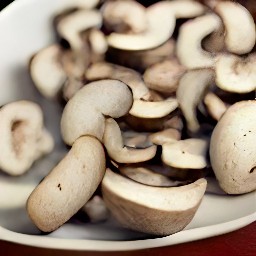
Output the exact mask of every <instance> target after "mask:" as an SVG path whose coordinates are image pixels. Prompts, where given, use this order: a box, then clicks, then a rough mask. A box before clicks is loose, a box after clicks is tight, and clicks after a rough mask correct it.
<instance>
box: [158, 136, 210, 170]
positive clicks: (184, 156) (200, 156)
mask: <svg viewBox="0 0 256 256" xmlns="http://www.w3.org/2000/svg"><path fill="white" fill-rule="evenodd" d="M162 148H163V151H162V160H163V162H164V163H165V164H167V165H169V166H172V167H176V168H183V169H186V168H189V169H203V168H205V167H206V166H207V159H206V155H207V150H208V142H207V141H206V140H203V139H186V140H179V141H177V142H174V143H165V144H163V145H162Z"/></svg>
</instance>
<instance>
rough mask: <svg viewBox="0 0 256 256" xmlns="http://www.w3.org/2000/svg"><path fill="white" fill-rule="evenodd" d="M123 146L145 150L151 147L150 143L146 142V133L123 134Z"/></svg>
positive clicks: (130, 132)
mask: <svg viewBox="0 0 256 256" xmlns="http://www.w3.org/2000/svg"><path fill="white" fill-rule="evenodd" d="M123 140H124V145H126V146H127V147H133V148H142V147H143V148H145V147H149V146H152V143H151V142H150V141H149V140H148V134H147V133H139V132H133V131H126V132H123Z"/></svg>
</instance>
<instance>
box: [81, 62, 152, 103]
mask: <svg viewBox="0 0 256 256" xmlns="http://www.w3.org/2000/svg"><path fill="white" fill-rule="evenodd" d="M85 76H86V78H87V79H88V80H90V81H92V80H99V79H117V80H120V81H122V82H124V83H125V84H127V85H128V86H129V87H130V88H131V90H132V93H133V98H134V99H145V100H147V99H148V98H149V96H150V93H149V90H148V88H147V86H146V85H145V83H144V82H143V79H142V78H141V75H140V74H139V73H138V72H136V71H135V70H133V69H130V68H126V67H123V66H119V65H115V64H111V63H107V62H98V63H95V64H93V65H91V66H90V67H89V68H88V69H87V70H86V75H85Z"/></svg>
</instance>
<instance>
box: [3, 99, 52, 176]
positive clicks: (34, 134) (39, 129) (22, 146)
mask: <svg viewBox="0 0 256 256" xmlns="http://www.w3.org/2000/svg"><path fill="white" fill-rule="evenodd" d="M0 134H1V136H0V145H1V146H2V150H1V154H0V169H1V170H2V171H4V172H6V173H8V174H10V175H21V174H23V173H25V172H26V171H28V170H29V169H30V167H31V166H32V164H33V163H34V162H35V161H36V160H37V159H38V158H39V157H41V156H42V155H44V154H46V153H49V152H50V151H51V150H52V149H53V144H54V143H53V139H52V137H51V135H50V134H49V133H46V132H45V130H44V129H43V113H42V110H41V108H40V107H39V105H37V104H36V103H34V102H30V101H17V102H12V103H9V104H6V105H5V106H3V107H2V108H1V109H0ZM43 139H44V141H42V140H43ZM40 142H41V143H43V144H41V143H40Z"/></svg>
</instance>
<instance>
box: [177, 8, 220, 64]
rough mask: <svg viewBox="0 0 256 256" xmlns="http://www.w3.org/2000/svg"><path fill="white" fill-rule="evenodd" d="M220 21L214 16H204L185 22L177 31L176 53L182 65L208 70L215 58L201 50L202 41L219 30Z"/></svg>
mask: <svg viewBox="0 0 256 256" xmlns="http://www.w3.org/2000/svg"><path fill="white" fill-rule="evenodd" d="M221 25H222V23H221V19H220V18H219V17H218V16H217V15H216V14H213V13H211V14H206V15H204V16H201V17H198V18H195V19H193V20H189V21H187V22H185V23H184V24H183V25H182V26H181V27H180V30H179V36H178V40H177V47H176V53H177V57H178V59H179V61H180V62H181V64H182V65H184V66H185V67H187V68H190V69H196V68H210V67H213V66H214V64H215V57H214V55H213V54H212V53H209V52H207V51H205V50H203V48H202V45H201V44H202V40H203V39H204V38H205V37H206V36H208V35H209V34H211V33H213V32H214V31H218V30H219V29H220V28H221Z"/></svg>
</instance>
